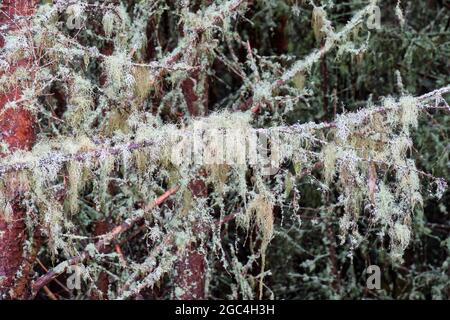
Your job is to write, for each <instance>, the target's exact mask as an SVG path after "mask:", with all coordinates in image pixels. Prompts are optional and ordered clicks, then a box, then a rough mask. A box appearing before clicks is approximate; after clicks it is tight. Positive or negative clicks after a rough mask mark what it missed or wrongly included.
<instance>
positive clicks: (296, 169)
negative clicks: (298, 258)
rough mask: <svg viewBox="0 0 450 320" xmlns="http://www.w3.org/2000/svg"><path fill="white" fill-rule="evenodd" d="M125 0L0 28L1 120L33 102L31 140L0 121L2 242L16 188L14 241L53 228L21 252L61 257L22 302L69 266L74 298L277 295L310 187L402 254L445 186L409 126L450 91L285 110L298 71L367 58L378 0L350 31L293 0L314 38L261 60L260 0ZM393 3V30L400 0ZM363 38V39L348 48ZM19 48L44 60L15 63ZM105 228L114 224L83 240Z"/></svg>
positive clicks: (299, 85) (49, 7)
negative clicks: (286, 233) (273, 278)
mask: <svg viewBox="0 0 450 320" xmlns="http://www.w3.org/2000/svg"><path fill="white" fill-rule="evenodd" d="M325 2H326V3H331V1H325ZM131 3H132V4H125V3H122V2H117V1H114V2H104V3H97V2H96V3H92V2H89V1H77V2H70V1H54V2H53V4H49V3H46V4H40V5H38V6H37V7H36V12H35V13H34V14H33V15H32V16H30V17H25V16H21V17H20V18H17V19H19V20H20V22H21V24H20V25H21V26H22V25H23V26H22V27H21V28H17V29H14V30H11V31H9V32H8V33H7V34H5V36H3V38H4V42H5V44H4V46H3V47H2V48H1V49H0V67H1V73H0V75H1V77H0V93H1V94H2V95H4V94H7V93H8V92H15V93H17V94H15V96H14V97H12V98H10V99H8V101H7V102H5V103H4V105H2V106H1V108H0V120H1V119H3V117H4V115H5V114H6V113H8V112H11V111H8V110H17V109H18V108H19V110H22V109H21V108H25V110H26V112H27V113H29V114H30V116H31V115H32V117H33V119H35V122H36V131H37V141H36V143H35V144H34V146H33V147H32V148H30V150H26V148H16V147H15V146H13V145H11V143H10V142H9V140H8V139H7V138H6V136H7V134H8V133H7V130H6V129H3V127H0V130H2V131H1V132H0V136H1V137H2V140H1V141H0V154H1V155H2V157H1V158H0V177H1V179H0V221H1V223H3V221H5V223H6V224H5V223H4V224H5V227H3V225H2V226H1V228H0V229H1V230H0V232H1V234H0V237H5V236H8V234H9V233H11V230H10V229H8V226H12V227H13V228H15V227H14V223H13V222H11V221H12V219H13V218H14V216H15V213H14V212H15V210H16V208H17V206H18V205H19V204H18V203H17V199H16V198H11V192H13V193H17V192H19V191H21V197H20V198H21V199H20V201H21V203H20V206H21V208H24V212H25V216H24V217H22V218H21V219H23V220H24V228H25V229H26V230H27V233H28V235H25V234H24V235H23V237H26V236H28V237H30V239H31V238H32V237H33V233H35V232H36V230H38V232H39V236H40V237H43V238H44V239H45V241H44V242H43V245H42V247H41V248H40V251H39V249H36V248H32V246H31V245H29V247H30V248H28V243H29V242H30V241H28V242H26V241H25V240H24V242H26V243H27V245H26V247H27V248H26V250H24V252H23V254H24V255H25V254H27V255H29V256H27V257H26V259H29V258H30V257H31V256H32V255H33V254H34V255H36V254H37V253H34V252H31V251H33V250H37V252H39V257H40V258H41V260H43V261H45V262H46V263H47V264H49V265H50V264H51V265H53V266H54V267H53V268H49V269H50V270H49V271H44V270H43V269H41V267H35V268H34V273H33V274H32V277H33V285H30V283H31V282H30V283H28V285H27V286H25V288H27V289H26V290H28V292H27V293H26V294H23V295H21V297H22V298H30V297H34V296H37V295H39V294H40V289H42V288H47V287H46V286H47V285H48V284H49V283H50V282H51V281H52V280H54V279H56V278H57V277H58V276H59V275H63V274H64V273H65V272H67V273H69V274H70V273H72V272H73V271H74V270H75V269H73V268H75V267H76V268H77V269H76V270H77V272H79V271H80V270H81V278H82V283H83V286H82V288H77V289H80V290H79V291H78V294H79V296H80V297H81V298H88V297H92V296H96V297H103V298H110V299H131V298H141V295H145V297H146V298H158V297H162V296H164V297H171V298H196V297H207V298H208V297H212V296H213V295H214V294H216V293H213V292H215V290H216V289H217V288H219V287H221V286H224V287H226V288H227V290H228V289H229V291H230V293H229V296H228V297H231V298H238V297H241V298H256V297H258V298H269V297H272V296H271V290H270V288H269V287H267V285H266V284H265V279H266V278H267V277H268V276H270V264H268V263H267V255H268V252H269V251H270V250H271V242H272V241H273V239H274V238H275V237H276V236H277V230H282V229H283V227H284V225H283V223H284V220H289V219H291V220H292V221H296V222H295V223H296V224H298V225H299V226H300V228H301V223H302V220H301V217H299V216H298V215H297V209H296V208H297V207H298V201H300V200H299V199H303V197H306V195H304V194H302V192H301V190H302V189H301V188H300V185H304V184H310V185H311V186H313V188H316V189H319V190H320V191H321V192H323V194H327V195H328V198H327V199H326V200H323V203H320V204H318V206H319V207H320V208H319V210H323V207H322V205H323V206H326V208H327V210H328V209H329V208H333V209H332V210H331V211H330V212H332V214H335V215H337V216H338V219H339V222H338V224H339V230H340V233H339V235H338V237H339V239H340V240H341V241H340V244H341V245H348V247H349V251H348V255H350V256H352V254H353V252H354V251H355V250H357V249H358V247H359V246H360V245H361V244H362V243H363V242H364V241H366V240H367V235H368V234H369V233H370V232H372V230H368V229H367V228H361V227H360V226H361V223H362V222H363V221H369V224H370V225H371V227H372V229H376V236H377V237H379V239H380V241H381V242H385V243H388V245H387V246H388V252H389V256H390V261H391V262H392V263H398V262H401V261H402V258H403V256H404V252H405V250H406V248H407V247H408V245H409V244H410V242H411V239H412V237H413V236H412V234H413V229H412V221H413V219H414V213H415V209H416V208H420V207H422V206H423V202H424V200H423V194H424V193H425V192H426V193H427V194H429V193H432V194H433V196H436V197H437V198H439V196H441V195H442V193H443V192H444V190H445V187H446V184H445V181H444V180H443V179H440V178H438V177H434V176H433V175H431V174H429V173H427V172H424V171H422V170H421V169H418V168H417V166H416V161H415V158H414V157H413V155H412V153H413V152H412V150H413V148H414V144H413V133H414V132H415V130H416V129H417V128H418V126H419V117H420V116H421V114H422V112H427V110H431V109H440V108H443V109H445V108H448V109H449V110H450V108H449V107H448V104H447V102H446V101H445V100H444V98H443V96H445V94H447V93H448V92H450V86H444V87H442V88H441V89H437V90H435V91H432V92H430V93H429V94H425V95H422V96H414V95H410V94H407V93H406V91H405V92H402V93H403V94H401V95H399V97H398V98H394V97H390V96H389V97H385V98H382V99H380V101H379V103H376V104H375V103H373V102H372V100H371V98H370V99H369V101H368V102H367V103H366V104H365V105H364V106H362V107H361V108H359V109H358V110H355V107H354V106H352V105H349V106H344V105H343V104H342V105H340V106H339V109H338V108H337V107H336V106H335V110H334V112H335V115H334V117H331V116H330V117H327V118H326V119H333V120H332V121H329V122H325V121H321V119H319V118H310V119H308V120H305V121H302V122H297V121H296V122H292V121H291V122H289V121H288V120H287V119H288V117H289V115H290V113H291V112H295V109H296V108H297V107H296V106H298V104H299V103H300V102H301V101H306V103H307V104H308V101H309V99H310V97H312V96H314V94H316V92H315V91H314V87H313V84H311V85H309V84H308V80H309V77H312V76H311V74H312V73H313V71H312V69H313V68H314V67H315V65H316V64H317V63H320V61H321V60H322V59H325V57H326V56H329V55H333V52H334V51H337V53H338V58H340V57H342V56H345V54H348V55H349V56H351V57H354V56H358V57H360V56H361V54H362V53H363V51H364V50H365V46H366V45H367V43H368V39H369V35H370V32H376V31H371V30H367V28H366V26H365V25H366V20H367V19H368V18H369V17H370V15H371V14H373V11H374V8H375V7H376V6H377V2H376V1H371V2H370V3H369V4H368V5H366V6H364V7H362V8H359V10H358V11H357V12H356V13H354V15H353V17H351V18H350V19H349V21H348V23H347V24H344V25H339V24H336V23H333V21H331V20H330V19H329V18H328V14H327V10H329V9H330V8H332V5H331V4H328V5H322V6H320V7H319V6H317V5H316V4H314V3H313V2H312V1H310V3H308V2H307V1H304V3H303V2H302V3H303V4H302V6H304V7H305V8H307V9H308V10H309V11H308V12H309V13H311V15H309V16H308V17H303V18H304V19H307V20H308V19H310V20H308V21H309V26H310V27H311V36H312V39H313V40H314V41H313V43H314V44H315V45H316V44H318V45H321V46H320V47H319V48H317V49H313V50H312V51H311V52H310V53H309V54H306V55H304V58H297V59H295V60H294V59H293V57H292V56H288V55H283V56H282V57H278V58H274V57H272V56H270V55H264V54H263V53H261V52H259V51H258V50H257V49H255V48H253V47H252V45H251V43H250V41H248V38H249V37H248V36H247V35H246V32H245V31H242V30H240V29H239V28H241V27H242V26H241V23H243V22H242V21H241V20H244V21H245V19H244V18H243V17H244V16H245V14H246V13H247V11H255V10H256V9H255V8H257V6H259V5H262V4H258V5H254V4H251V3H250V2H247V1H244V0H233V1H217V2H214V3H212V4H209V5H207V6H206V5H201V8H200V9H199V8H197V5H194V4H190V2H189V1H175V2H174V3H170V4H168V3H166V2H164V1H136V2H133V1H131ZM264 3H265V2H264ZM266 5H267V6H269V7H270V6H271V5H270V4H266ZM254 6H256V7H254ZM270 8H271V7H270ZM299 14H300V15H301V14H302V13H299ZM396 15H397V16H398V18H399V19H400V18H401V19H402V26H403V24H405V21H404V16H403V15H402V11H401V8H400V7H399V6H397V8H396ZM238 27H239V28H238ZM160 29H161V30H160ZM162 29H164V31H162ZM358 32H359V33H364V32H365V35H366V37H367V38H364V39H362V40H360V42H362V43H359V45H360V46H361V47H360V49H355V46H356V45H358V43H356V41H357V40H356V39H360V37H358V36H357V34H358ZM149 33H152V34H151V35H150V34H149ZM250 38H251V37H250ZM23 59H28V60H29V61H38V62H36V63H30V65H28V66H26V67H25V66H23V67H22V66H19V67H16V66H17V65H18V63H19V62H20V61H23ZM217 64H220V68H225V69H227V70H229V71H230V72H231V74H232V76H229V77H231V78H233V77H234V78H237V79H239V80H236V83H237V84H238V85H235V84H228V83H227V82H226V81H228V78H226V77H225V76H224V77H223V79H221V78H220V72H217V70H216V69H214V68H219V67H217ZM19 65H20V64H19ZM218 70H221V69H218ZM30 75H32V78H33V81H31V80H29V77H30ZM221 81H223V84H220V85H218V84H217V83H221ZM211 87H213V89H211ZM18 88H19V89H20V90H19V89H18ZM312 101H313V100H312ZM336 101H337V98H336ZM309 107H310V108H312V110H314V108H317V110H319V109H321V107H316V106H315V105H311V106H309ZM325 109H326V108H325ZM341 110H343V111H342V112H341ZM345 110H348V111H345ZM350 110H353V111H350ZM200 116H201V117H200ZM322 119H325V118H322ZM313 120H316V121H313ZM288 123H289V124H288ZM11 181H14V184H12V183H11ZM423 181H425V182H426V183H425V184H423V183H422V182H423ZM12 189H14V190H12ZM293 194H294V197H293V196H292V195H293ZM330 194H335V195H336V196H335V197H333V198H332V199H333V202H332V203H331V200H330ZM294 198H295V199H294ZM293 199H294V200H293ZM296 201H297V203H295V202H296ZM292 203H294V204H292ZM98 222H106V223H105V225H109V226H110V228H108V230H110V231H109V232H107V233H106V234H105V235H103V236H101V235H100V236H99V235H98V234H96V235H95V236H93V233H92V232H93V231H92V230H93V229H94V226H95V223H98ZM7 225H8V226H7ZM336 225H337V224H336ZM322 231H323V230H322ZM5 243H7V244H8V243H11V242H8V241H7V242H5ZM9 249H11V250H12V249H13V248H6V250H9ZM2 254H3V253H2ZM24 257H25V256H24ZM349 259H351V258H349ZM2 263H3V262H2V260H0V270H2V273H0V277H1V276H4V275H3V273H4V272H3V270H4V268H5V266H3V265H1V264H2ZM183 264H185V266H184V267H183ZM186 270H188V271H189V270H190V271H189V272H188V273H186ZM224 270H225V271H224ZM15 272H16V271H15ZM20 272H23V271H21V270H17V274H16V275H15V277H11V275H8V279H7V281H8V286H9V287H14V285H13V283H12V282H14V281H19V279H20V278H21V277H20V274H19V273H20ZM105 272H106V274H107V277H108V279H109V280H108V284H107V289H105V288H103V289H101V288H100V287H101V285H100V284H99V281H98V279H99V278H100V277H105ZM219 273H220V274H221V275H220V277H223V275H222V273H225V274H227V277H228V278H227V280H226V281H225V280H224V279H223V278H220V277H219V276H218V274H219ZM101 274H102V275H101ZM100 275H101V276H100ZM166 275H167V276H168V277H165V276H166ZM216 276H217V278H215V277H216ZM63 277H64V275H63ZM13 278H14V279H15V280H14V279H13ZM29 281H31V280H29ZM222 282H223V283H222ZM163 287H164V288H166V289H169V290H161V288H163ZM46 290H49V289H48V288H47V289H46ZM0 292H2V293H3V291H0ZM227 292H228V291H227ZM3 294H4V293H3ZM227 294H228V293H227Z"/></svg>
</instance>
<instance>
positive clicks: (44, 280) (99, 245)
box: [32, 186, 179, 297]
mask: <svg viewBox="0 0 450 320" xmlns="http://www.w3.org/2000/svg"><path fill="white" fill-rule="evenodd" d="M178 189H179V187H178V186H175V187H173V188H171V189H169V190H168V191H166V192H165V193H164V194H163V195H161V196H159V197H158V198H156V199H155V200H154V201H153V202H152V203H150V204H148V205H146V206H145V208H144V210H143V211H142V212H143V214H145V213H147V212H149V211H151V210H153V209H154V208H155V207H157V206H159V205H161V204H162V203H163V202H164V201H166V200H167V199H168V198H169V197H170V196H171V195H173V194H174V193H176V192H177V191H178ZM143 214H142V215H137V216H135V217H133V218H130V219H127V220H126V221H124V222H123V223H122V224H120V225H119V226H117V227H115V228H114V229H113V230H112V231H111V232H109V233H107V234H105V235H103V236H101V237H100V240H99V241H97V242H96V243H95V249H96V250H97V251H102V250H103V249H104V247H105V245H107V244H109V243H110V242H111V240H113V239H115V238H117V237H118V236H119V235H120V234H122V233H123V232H125V231H127V230H129V229H130V228H131V227H133V226H134V225H135V224H136V222H138V221H140V220H142V219H143ZM88 256H89V252H88V251H87V250H85V251H83V252H82V253H81V254H80V255H78V256H76V257H73V258H71V259H69V260H67V261H64V262H62V263H60V264H59V265H58V266H56V267H55V268H53V269H51V270H49V271H48V272H47V273H46V274H45V275H43V276H41V277H40V278H39V279H37V280H36V281H35V282H34V283H33V286H32V291H33V292H32V294H33V297H34V296H36V294H37V293H38V292H39V290H40V289H41V288H42V287H43V286H45V285H47V284H48V283H49V282H50V281H52V280H53V279H55V278H56V277H57V276H58V275H60V274H61V273H63V272H64V271H65V270H66V268H67V267H69V266H72V265H76V264H79V263H81V262H82V261H84V260H85V259H86V258H87V257H88Z"/></svg>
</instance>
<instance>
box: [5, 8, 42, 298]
mask: <svg viewBox="0 0 450 320" xmlns="http://www.w3.org/2000/svg"><path fill="white" fill-rule="evenodd" d="M34 3H35V1H30V0H19V1H14V0H4V1H3V2H2V4H1V5H0V8H1V11H0V25H6V26H7V27H8V31H12V30H14V29H15V28H17V26H16V25H15V24H14V22H13V19H14V17H16V16H26V15H30V14H31V13H32V10H33V8H34ZM3 46H4V38H3V37H2V36H1V35H0V47H3ZM30 63H31V61H30V59H22V60H20V61H18V62H17V63H15V64H14V65H12V66H11V67H10V68H9V69H8V70H1V71H0V75H2V74H5V73H7V74H11V73H13V72H14V71H15V69H16V68H17V67H19V66H22V67H26V68H27V67H29V64H30ZM21 94H22V90H21V88H19V87H16V88H14V89H12V90H10V91H9V92H7V93H1V94H0V141H1V142H3V143H6V144H7V146H8V148H9V152H14V151H15V150H29V149H30V148H31V147H32V145H33V143H34V140H35V133H34V128H33V117H32V115H31V113H30V112H29V111H28V110H26V109H24V108H23V106H21V105H19V106H18V107H16V108H8V109H5V106H6V103H7V102H8V101H15V100H18V99H19V98H20V96H21ZM1 156H3V155H1V154H0V157H1ZM5 178H6V179H5V181H6V183H5V186H6V188H5V189H6V190H5V195H4V196H5V197H6V199H7V201H8V202H9V204H8V205H7V206H6V207H0V300H3V299H21V298H25V297H26V295H27V292H28V290H27V287H28V286H29V280H28V278H29V274H28V273H29V272H30V268H29V263H30V261H28V259H27V258H26V257H23V254H24V252H23V246H24V242H25V239H26V226H25V220H24V218H25V214H26V212H25V209H24V208H23V206H22V205H21V193H22V192H23V188H21V187H20V185H19V184H20V183H19V182H18V179H17V176H16V174H15V173H13V174H10V175H9V176H8V177H5Z"/></svg>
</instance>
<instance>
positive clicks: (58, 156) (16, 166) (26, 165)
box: [0, 85, 450, 176]
mask: <svg viewBox="0 0 450 320" xmlns="http://www.w3.org/2000/svg"><path fill="white" fill-rule="evenodd" d="M449 92H450V85H449V86H446V87H443V88H440V89H437V90H434V91H432V92H430V93H427V94H424V95H422V96H419V97H417V98H416V99H417V101H418V102H420V103H425V102H428V101H430V100H432V99H441V98H442V95H444V94H446V93H449ZM423 107H424V108H428V107H432V106H428V105H424V106H423ZM385 111H386V108H385V107H384V106H380V107H376V108H370V109H361V110H359V111H356V112H354V113H348V114H346V115H345V116H346V117H348V116H349V115H354V116H355V117H361V116H363V117H364V116H366V117H368V116H369V115H371V114H375V113H383V112H385ZM337 121H339V116H338V117H337ZM337 121H333V122H320V123H306V124H295V125H292V126H281V127H273V128H268V129H257V131H267V132H269V131H270V130H278V131H281V132H292V133H296V132H303V131H310V130H323V129H327V128H334V127H336V125H337ZM152 146H155V141H153V140H144V141H141V142H134V141H130V142H128V143H123V144H120V145H118V146H114V147H108V146H107V145H106V146H105V145H102V146H100V147H98V148H97V149H92V150H89V151H81V152H78V153H74V154H67V153H63V152H60V151H55V153H52V154H50V155H47V156H44V157H42V158H38V159H35V160H33V161H23V162H20V161H19V162H14V163H8V162H4V163H3V164H0V176H2V175H4V174H6V173H8V172H13V171H20V170H27V169H33V168H42V167H45V166H50V165H52V166H58V165H61V164H64V163H66V162H70V161H79V162H84V161H91V160H94V159H97V158H100V157H105V156H118V155H121V154H123V152H126V151H128V152H130V151H134V150H141V149H145V148H148V147H152ZM6 159H7V158H6Z"/></svg>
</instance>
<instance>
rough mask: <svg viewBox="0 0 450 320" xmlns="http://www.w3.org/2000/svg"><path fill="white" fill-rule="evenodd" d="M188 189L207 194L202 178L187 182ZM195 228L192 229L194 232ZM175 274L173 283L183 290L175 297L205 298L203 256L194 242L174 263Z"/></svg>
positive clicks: (202, 229) (199, 194)
mask: <svg viewBox="0 0 450 320" xmlns="http://www.w3.org/2000/svg"><path fill="white" fill-rule="evenodd" d="M189 189H190V191H191V192H192V195H193V196H194V197H206V196H208V192H207V188H206V185H205V183H204V182H203V181H202V180H193V181H191V182H190V183H189ZM194 229H197V230H198V232H202V231H204V230H205V229H206V226H202V225H194ZM195 231H196V230H194V233H196V232H195ZM175 268H176V271H177V273H176V274H177V275H176V278H175V284H176V286H178V287H179V288H181V289H182V290H183V293H182V294H181V295H180V296H178V297H177V298H178V299H180V300H195V299H204V298H205V271H206V265H205V256H204V253H203V252H200V251H199V247H198V245H197V244H196V243H195V242H191V243H189V245H188V246H187V248H185V249H184V251H183V252H182V254H181V257H180V259H179V260H178V261H177V263H176V267H175Z"/></svg>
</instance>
